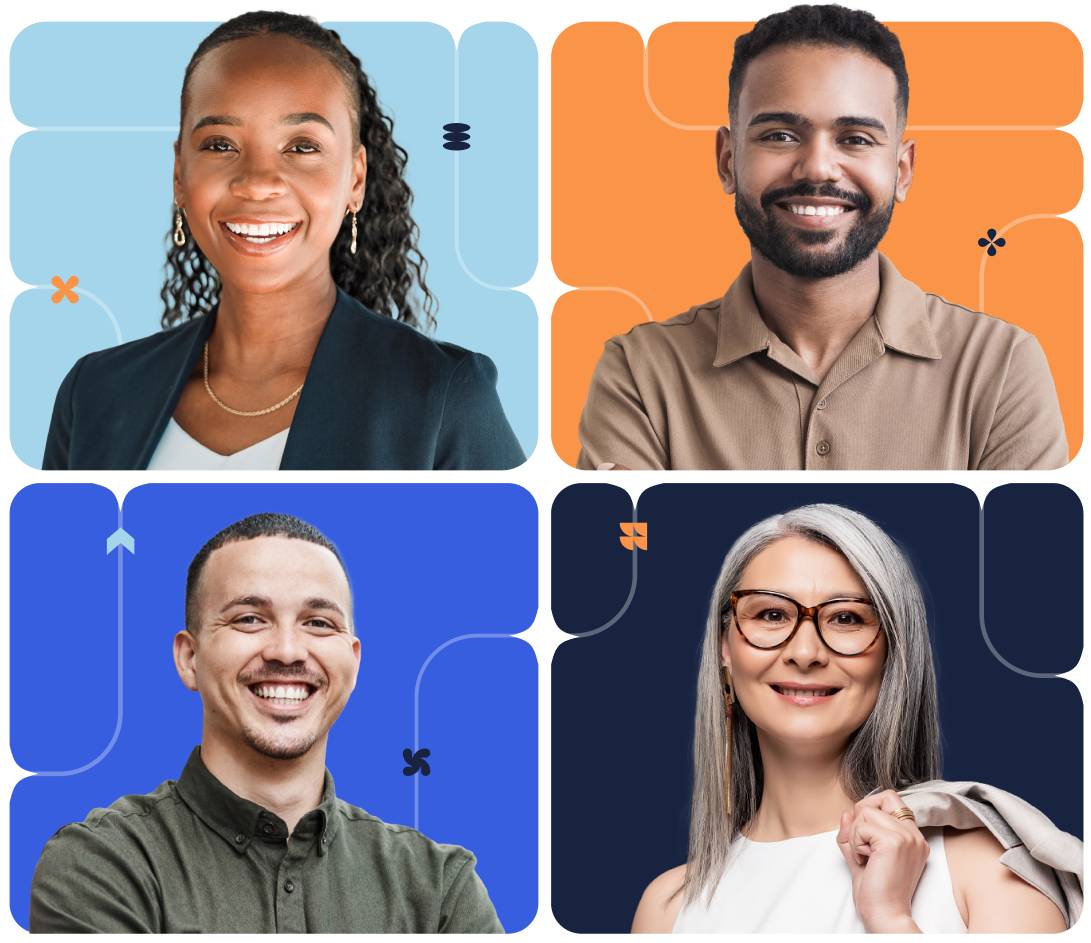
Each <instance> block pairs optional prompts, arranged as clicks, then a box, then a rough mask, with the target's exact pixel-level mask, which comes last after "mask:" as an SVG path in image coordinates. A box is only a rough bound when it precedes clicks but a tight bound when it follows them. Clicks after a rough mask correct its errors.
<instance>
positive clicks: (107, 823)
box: [43, 780, 181, 860]
mask: <svg viewBox="0 0 1091 943" xmlns="http://www.w3.org/2000/svg"><path fill="white" fill-rule="evenodd" d="M180 802H181V800H180V799H179V797H178V794H177V793H176V791H175V789H174V782H173V780H170V781H167V782H164V783H162V784H161V785H160V786H159V787H158V788H157V789H155V790H154V791H153V792H149V793H144V794H142V795H130V796H122V797H121V798H120V799H118V800H117V801H115V802H112V803H111V804H110V805H109V806H107V807H106V808H96V809H92V810H91V811H90V812H88V813H87V815H86V817H85V818H84V819H83V821H81V822H73V823H72V824H70V825H65V826H64V827H63V828H60V829H58V830H57V831H56V832H55V833H54V835H53V837H52V838H50V840H49V841H48V842H47V843H46V850H48V851H50V852H51V854H52V855H53V856H55V857H58V858H68V857H72V858H73V860H75V859H77V858H78V857H79V856H80V855H82V854H84V853H86V852H87V851H88V850H89V849H91V848H96V847H97V848H101V849H108V848H117V849H118V850H119V851H120V850H121V849H125V848H130V847H131V846H132V845H133V844H134V843H140V837H141V836H142V835H143V834H146V833H147V832H148V831H149V830H152V829H155V828H157V827H158V822H159V821H161V819H162V818H163V817H164V816H167V815H170V814H171V813H172V812H173V811H174V809H175V807H177V806H178V804H179V803H180ZM43 855H44V852H43Z"/></svg>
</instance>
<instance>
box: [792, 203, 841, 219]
mask: <svg viewBox="0 0 1091 943" xmlns="http://www.w3.org/2000/svg"><path fill="white" fill-rule="evenodd" d="M788 209H790V210H791V211H792V212H793V213H795V214H796V215H797V216H838V215H840V214H841V213H844V212H845V207H843V206H814V205H813V204H810V203H808V204H805V205H803V204H798V203H789V204H788Z"/></svg>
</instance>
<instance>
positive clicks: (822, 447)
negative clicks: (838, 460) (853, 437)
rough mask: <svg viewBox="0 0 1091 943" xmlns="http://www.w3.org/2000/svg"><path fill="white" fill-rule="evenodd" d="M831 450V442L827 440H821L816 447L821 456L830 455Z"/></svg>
mask: <svg viewBox="0 0 1091 943" xmlns="http://www.w3.org/2000/svg"><path fill="white" fill-rule="evenodd" d="M830 448H831V446H830V443H829V442H827V441H826V440H825V439H820V440H819V442H818V445H816V446H815V447H814V450H815V451H816V452H817V453H818V454H819V455H829V454H830Z"/></svg>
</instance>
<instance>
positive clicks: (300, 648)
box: [261, 625, 308, 665]
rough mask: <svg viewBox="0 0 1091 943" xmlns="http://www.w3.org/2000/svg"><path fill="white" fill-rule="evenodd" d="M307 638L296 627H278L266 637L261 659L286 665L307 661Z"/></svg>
mask: <svg viewBox="0 0 1091 943" xmlns="http://www.w3.org/2000/svg"><path fill="white" fill-rule="evenodd" d="M307 654H308V651H307V644H306V637H305V636H304V634H303V633H302V632H300V631H299V630H298V629H297V628H296V627H295V626H292V625H278V626H276V627H275V628H274V629H273V631H272V632H269V633H268V634H267V635H266V637H265V646H264V648H263V649H262V652H261V657H262V658H264V659H265V661H279V662H281V663H282V664H285V665H291V664H297V663H299V662H304V661H306V660H307Z"/></svg>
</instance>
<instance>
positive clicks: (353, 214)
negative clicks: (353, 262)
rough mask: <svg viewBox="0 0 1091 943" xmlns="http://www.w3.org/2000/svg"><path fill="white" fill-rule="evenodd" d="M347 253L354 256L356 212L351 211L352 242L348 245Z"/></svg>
mask: <svg viewBox="0 0 1091 943" xmlns="http://www.w3.org/2000/svg"><path fill="white" fill-rule="evenodd" d="M349 252H351V253H352V254H353V255H356V212H355V211H352V242H350V243H349Z"/></svg>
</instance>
